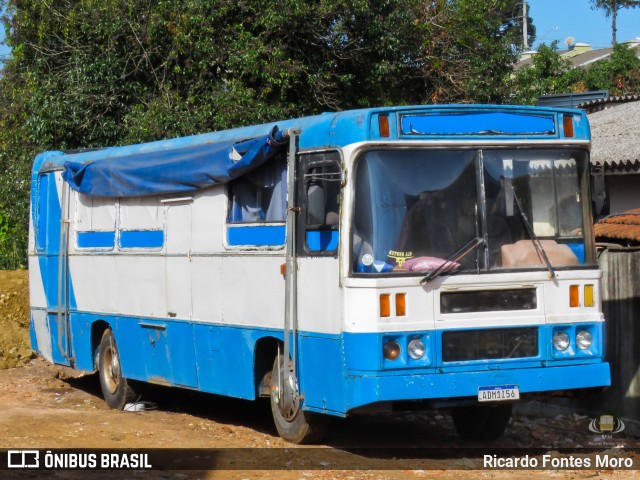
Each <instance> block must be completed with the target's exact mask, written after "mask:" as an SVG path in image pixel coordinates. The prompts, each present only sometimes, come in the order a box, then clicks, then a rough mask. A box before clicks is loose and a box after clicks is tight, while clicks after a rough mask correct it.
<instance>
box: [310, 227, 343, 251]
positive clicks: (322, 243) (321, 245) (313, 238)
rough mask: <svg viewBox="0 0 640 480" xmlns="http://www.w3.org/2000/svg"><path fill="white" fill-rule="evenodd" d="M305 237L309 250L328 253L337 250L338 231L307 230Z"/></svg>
mask: <svg viewBox="0 0 640 480" xmlns="http://www.w3.org/2000/svg"><path fill="white" fill-rule="evenodd" d="M306 237H307V247H308V248H309V250H312V251H321V252H329V251H331V250H335V249H336V248H338V238H339V233H338V230H307V235H306Z"/></svg>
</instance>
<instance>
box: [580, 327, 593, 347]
mask: <svg viewBox="0 0 640 480" xmlns="http://www.w3.org/2000/svg"><path fill="white" fill-rule="evenodd" d="M576 343H577V344H578V347H579V348H580V349H581V350H586V349H588V348H589V347H590V346H591V344H592V343H593V336H592V335H591V332H589V331H588V330H580V331H579V332H578V334H577V335H576Z"/></svg>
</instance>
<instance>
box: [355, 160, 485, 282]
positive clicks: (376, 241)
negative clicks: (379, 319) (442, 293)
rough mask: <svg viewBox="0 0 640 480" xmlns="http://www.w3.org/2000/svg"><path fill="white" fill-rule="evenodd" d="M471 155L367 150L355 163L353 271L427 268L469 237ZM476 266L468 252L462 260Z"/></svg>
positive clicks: (473, 208) (473, 222)
mask: <svg viewBox="0 0 640 480" xmlns="http://www.w3.org/2000/svg"><path fill="white" fill-rule="evenodd" d="M476 155H477V153H476V152H475V151H457V152H454V151H431V152H424V151H405V150H402V151H391V150H387V151H375V152H368V153H366V154H365V156H364V158H363V159H361V160H360V162H359V163H358V166H357V170H356V207H355V214H354V224H353V247H354V256H355V271H356V272H359V273H385V272H396V273H402V272H412V271H420V272H425V271H429V270H431V269H432V268H433V266H434V265H437V266H439V264H441V263H442V262H443V261H444V259H445V258H446V257H447V256H448V255H450V254H451V253H453V252H454V251H455V250H457V249H458V248H460V247H462V246H463V245H465V244H466V243H468V242H469V240H470V239H472V238H474V237H475V236H476V235H477V233H478V229H479V226H478V208H477V200H478V195H477V190H476V185H477V181H476V166H475V161H474V159H475V157H476ZM476 266H477V255H475V254H471V255H467V256H466V258H465V259H464V267H466V268H476ZM454 267H455V268H461V267H462V266H458V265H457V264H456V265H452V266H451V268H454Z"/></svg>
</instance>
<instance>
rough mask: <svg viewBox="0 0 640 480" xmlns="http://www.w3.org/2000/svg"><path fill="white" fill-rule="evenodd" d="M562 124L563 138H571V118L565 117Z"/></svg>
mask: <svg viewBox="0 0 640 480" xmlns="http://www.w3.org/2000/svg"><path fill="white" fill-rule="evenodd" d="M562 123H563V126H564V136H565V137H567V138H573V136H574V133H573V116H571V115H565V116H564V117H562Z"/></svg>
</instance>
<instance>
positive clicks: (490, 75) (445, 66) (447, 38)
mask: <svg viewBox="0 0 640 480" xmlns="http://www.w3.org/2000/svg"><path fill="white" fill-rule="evenodd" d="M521 16H522V12H521V2H516V1H513V0H490V1H485V2H477V1H475V0H458V1H448V0H433V1H430V2H426V3H425V4H424V5H423V7H422V22H421V27H422V29H421V38H422V48H421V50H420V54H419V55H418V56H417V57H416V58H417V64H418V65H419V67H420V68H419V70H418V71H417V72H416V74H417V75H418V77H419V78H418V79H417V81H419V82H421V83H423V85H424V87H423V90H424V92H425V94H426V96H425V97H424V102H425V103H447V102H475V103H499V102H502V101H504V100H505V99H506V98H508V95H509V91H508V84H507V82H506V79H507V78H508V76H509V74H510V73H511V68H512V65H513V64H514V63H515V61H516V58H517V53H518V52H519V51H520V47H519V46H520V45H521V44H522V34H521V25H522V18H521ZM534 39H535V28H533V27H532V28H531V29H529V41H530V42H533V40H534Z"/></svg>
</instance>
